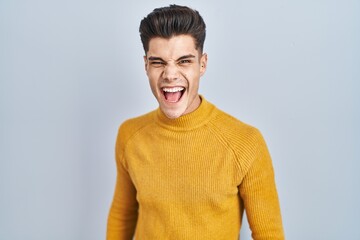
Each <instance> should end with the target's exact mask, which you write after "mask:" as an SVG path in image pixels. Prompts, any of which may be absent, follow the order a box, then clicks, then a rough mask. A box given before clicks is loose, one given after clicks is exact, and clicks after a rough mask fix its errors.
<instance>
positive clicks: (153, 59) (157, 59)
mask: <svg viewBox="0 0 360 240" xmlns="http://www.w3.org/2000/svg"><path fill="white" fill-rule="evenodd" d="M187 58H195V56H194V55H192V54H188V55H184V56H181V57H179V58H178V59H177V60H176V61H180V60H183V59H187ZM148 60H149V61H162V62H165V61H164V59H162V58H160V57H153V56H150V57H149V58H148Z"/></svg>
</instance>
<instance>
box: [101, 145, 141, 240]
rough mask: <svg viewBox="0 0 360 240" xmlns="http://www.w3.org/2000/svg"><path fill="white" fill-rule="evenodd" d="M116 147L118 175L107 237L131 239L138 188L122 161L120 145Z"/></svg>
mask: <svg viewBox="0 0 360 240" xmlns="http://www.w3.org/2000/svg"><path fill="white" fill-rule="evenodd" d="M117 145H118V143H117ZM116 149H117V150H116V165H117V177H116V186H115V193H114V197H113V201H112V204H111V208H110V212H109V216H108V223H107V233H106V239H107V240H131V239H132V238H133V235H134V232H135V227H136V222H137V217H138V203H137V200H136V188H135V186H134V184H133V183H132V181H131V178H130V175H129V173H128V171H127V170H126V168H125V166H124V165H123V163H122V162H121V161H120V160H121V157H122V154H120V153H119V152H120V151H119V150H118V147H116Z"/></svg>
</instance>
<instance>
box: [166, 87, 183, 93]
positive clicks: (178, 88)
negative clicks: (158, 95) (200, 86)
mask: <svg viewBox="0 0 360 240" xmlns="http://www.w3.org/2000/svg"><path fill="white" fill-rule="evenodd" d="M182 90H184V88H183V87H173V88H163V91H164V92H180V91H182Z"/></svg>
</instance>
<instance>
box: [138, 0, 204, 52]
mask: <svg viewBox="0 0 360 240" xmlns="http://www.w3.org/2000/svg"><path fill="white" fill-rule="evenodd" d="M205 28H206V25H205V22H204V20H203V18H202V17H201V16H200V14H199V12H198V11H196V10H194V9H191V8H188V7H185V6H178V5H170V6H169V7H163V8H156V9H154V11H152V12H151V13H150V14H148V15H147V16H146V17H145V18H144V19H143V20H142V21H141V23H140V29H139V31H140V37H141V42H142V44H143V48H144V51H145V55H146V54H147V51H148V50H149V42H150V40H151V39H152V38H156V37H160V38H166V39H169V38H171V37H174V36H178V35H190V36H192V37H193V38H194V41H195V46H196V49H198V50H199V51H200V53H202V51H203V47H204V41H205V36H206V30H205Z"/></svg>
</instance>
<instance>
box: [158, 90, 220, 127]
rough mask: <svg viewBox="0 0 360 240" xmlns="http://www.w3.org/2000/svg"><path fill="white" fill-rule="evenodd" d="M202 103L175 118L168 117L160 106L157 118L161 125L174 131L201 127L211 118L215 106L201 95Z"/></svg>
mask: <svg viewBox="0 0 360 240" xmlns="http://www.w3.org/2000/svg"><path fill="white" fill-rule="evenodd" d="M200 98H201V103H200V105H199V107H198V108H197V109H195V110H194V111H193V112H191V113H188V114H185V115H183V116H180V117H178V118H175V119H170V118H168V117H167V116H166V115H165V114H164V113H163V112H162V111H161V109H160V108H158V109H157V111H156V119H157V122H158V123H159V125H161V126H162V127H165V128H168V129H170V130H174V131H188V130H192V129H195V128H198V127H201V126H202V125H204V124H205V123H207V122H208V121H209V120H210V119H211V115H212V113H213V110H214V109H215V106H214V105H213V104H211V103H210V102H208V101H206V99H205V98H204V97H203V96H201V95H200Z"/></svg>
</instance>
